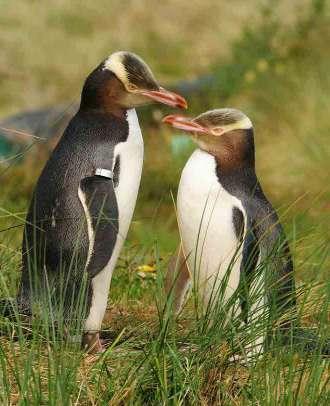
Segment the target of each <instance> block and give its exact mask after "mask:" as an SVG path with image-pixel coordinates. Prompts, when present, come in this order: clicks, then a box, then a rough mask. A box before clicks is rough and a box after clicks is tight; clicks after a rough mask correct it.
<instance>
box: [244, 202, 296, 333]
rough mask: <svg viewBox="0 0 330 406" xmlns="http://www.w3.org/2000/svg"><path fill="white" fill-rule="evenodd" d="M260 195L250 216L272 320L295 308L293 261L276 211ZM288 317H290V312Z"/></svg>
mask: <svg viewBox="0 0 330 406" xmlns="http://www.w3.org/2000/svg"><path fill="white" fill-rule="evenodd" d="M261 197H262V198H259V199H257V200H256V201H255V205H254V207H253V212H252V214H250V216H251V218H253V231H254V234H255V236H256V239H257V243H258V246H259V250H260V260H261V267H262V268H263V269H264V270H265V272H266V274H265V276H266V278H265V281H266V291H267V296H268V297H267V301H268V304H269V306H270V311H271V315H272V317H274V320H275V319H279V318H281V317H282V316H283V314H284V313H285V312H292V311H294V309H295V305H296V297H295V284H294V276H293V262H292V257H291V254H290V248H289V244H288V241H287V238H286V235H285V233H284V230H283V228H282V225H281V223H280V221H279V218H278V216H277V213H276V211H275V209H274V208H273V207H272V205H271V204H270V203H269V202H268V200H267V199H266V197H265V196H264V195H262V196H261ZM289 317H290V318H292V317H293V314H291V315H290V314H289ZM285 324H286V323H283V326H284V325H285Z"/></svg>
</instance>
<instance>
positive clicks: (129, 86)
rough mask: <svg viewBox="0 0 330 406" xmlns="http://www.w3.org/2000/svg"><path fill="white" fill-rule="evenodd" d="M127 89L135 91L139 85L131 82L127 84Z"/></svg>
mask: <svg viewBox="0 0 330 406" xmlns="http://www.w3.org/2000/svg"><path fill="white" fill-rule="evenodd" d="M127 89H128V90H129V91H132V92H133V91H134V90H137V89H138V87H137V86H136V85H134V84H133V83H129V84H128V86H127Z"/></svg>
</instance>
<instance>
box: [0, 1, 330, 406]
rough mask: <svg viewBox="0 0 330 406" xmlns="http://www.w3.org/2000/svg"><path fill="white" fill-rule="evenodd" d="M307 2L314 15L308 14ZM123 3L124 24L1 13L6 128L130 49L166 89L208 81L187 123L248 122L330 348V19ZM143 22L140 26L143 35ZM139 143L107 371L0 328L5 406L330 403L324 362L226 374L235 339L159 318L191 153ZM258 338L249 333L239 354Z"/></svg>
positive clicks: (15, 238) (71, 92)
mask: <svg viewBox="0 0 330 406" xmlns="http://www.w3.org/2000/svg"><path fill="white" fill-rule="evenodd" d="M298 3H299V5H301V4H304V5H305V7H304V8H302V7H301V8H300V11H299V12H298V11H297V8H296V7H295V6H296V4H298ZM105 4H106V8H105ZM127 4H130V9H129V12H128V6H126V5H125V6H124V8H125V13H121V14H120V15H119V14H118V11H119V10H120V11H122V10H123V3H122V2H116V1H114V2H112V4H111V7H109V10H108V2H103V1H98V2H96V3H95V4H93V5H88V6H86V7H85V8H82V7H79V13H77V12H76V11H75V7H77V3H76V2H70V4H69V3H68V2H51V3H49V2H48V4H46V3H45V4H40V3H38V2H31V3H29V4H27V3H26V2H23V1H18V2H15V4H14V2H8V1H1V0H0V7H1V10H3V11H4V12H3V13H2V12H1V13H0V22H1V24H0V26H1V28H0V32H1V35H0V43H1V44H2V46H3V48H4V49H5V52H4V53H3V55H2V58H3V59H2V64H1V66H2V67H1V69H0V77H1V78H2V79H3V80H2V90H1V96H0V112H1V114H6V113H9V112H14V111H15V110H16V109H22V108H30V107H32V106H39V105H43V104H50V103H55V102H59V101H67V100H73V99H76V98H77V96H78V92H79V88H80V84H81V82H82V80H83V78H84V77H85V75H86V73H87V72H88V71H89V70H90V68H92V67H93V66H94V65H95V61H98V60H100V59H102V58H103V57H104V56H105V55H107V54H108V53H109V50H112V49H116V48H121V47H125V48H130V49H133V50H135V51H136V52H138V53H141V54H143V55H144V56H145V58H146V60H148V62H149V61H150V64H151V66H152V67H153V69H154V71H155V72H157V76H160V78H161V79H162V80H164V81H175V80H177V79H179V78H186V77H188V78H189V77H194V76H195V75H198V74H201V73H209V72H212V74H213V75H215V77H216V78H217V80H218V85H217V86H216V88H215V89H216V91H215V92H214V91H212V89H207V90H206V93H205V94H202V95H201V96H200V97H199V98H197V97H195V98H192V99H191V100H190V102H191V105H192V110H191V113H190V114H195V113H196V114H197V113H199V112H201V111H202V110H206V108H209V107H212V106H219V107H223V106H224V105H226V106H235V107H239V108H240V109H242V110H243V111H246V112H247V113H248V114H249V116H250V117H251V118H252V120H253V122H254V123H255V127H256V148H257V150H256V152H257V170H258V175H259V178H260V180H261V183H262V185H263V187H264V189H265V191H266V192H267V195H268V196H269V197H270V199H271V201H272V202H273V203H274V205H275V206H276V207H277V208H278V210H279V212H280V214H281V221H282V223H283V224H284V227H285V230H286V233H287V235H288V238H289V242H290V248H291V251H292V253H293V257H294V262H295V278H296V281H297V285H298V290H299V292H302V294H301V296H300V298H299V309H300V311H299V315H298V318H299V321H300V322H301V324H302V325H303V326H305V327H314V328H315V329H317V330H318V334H319V336H320V337H321V338H323V339H324V338H325V337H328V336H329V328H328V323H327V317H328V312H329V295H330V291H329V283H328V281H329V266H330V255H329V253H330V244H329V241H330V234H329V230H330V228H329V225H330V210H329V197H330V189H329V186H328V184H329V182H328V162H329V158H330V149H329V142H328V138H329V131H330V126H329V118H328V110H329V109H328V106H329V103H330V100H329V94H330V81H329V78H328V72H329V68H330V59H329V54H328V45H327V44H328V43H329V41H330V31H329V27H330V24H329V5H328V4H327V2H322V1H306V2H304V3H302V2H288V1H281V2H275V1H272V2H269V6H268V7H266V8H264V9H263V11H262V13H261V14H260V13H259V12H258V13H257V12H256V10H259V2H257V1H251V2H248V4H247V3H246V2H240V1H238V2H237V4H238V5H237V8H236V9H235V10H234V9H233V6H232V5H228V4H225V2H219V1H211V2H209V3H208V6H207V7H205V8H203V9H201V4H200V2H199V1H196V2H190V3H189V7H187V2H186V1H183V0H182V1H179V2H178V1H175V2H174V1H173V2H172V1H170V2H167V3H166V4H165V3H164V4H160V3H159V4H153V7H148V9H147V10H145V9H144V8H143V6H144V5H145V4H149V3H148V2H140V3H136V4H135V3H134V4H133V2H130V3H127ZM322 4H324V7H325V8H324V9H323V8H322ZM203 5H204V3H203ZM105 10H107V12H105ZM210 10H211V11H212V12H211V11H210ZM237 10H239V13H238V14H237ZM320 10H321V11H320ZM234 11H235V13H234ZM32 13H33V15H34V16H35V18H33V19H32V18H31V15H32ZM234 14H235V15H234ZM114 15H116V16H117V18H116V19H115V20H113V25H111V26H110V24H109V22H110V17H111V16H114ZM219 15H221V18H219ZM136 21H139V27H141V26H142V25H143V26H144V27H146V28H145V30H144V31H143V33H142V34H141V36H137V35H136V29H135V27H136V25H135V24H136ZM205 21H207V23H205ZM219 21H220V22H221V23H219ZM126 24H127V25H126ZM18 26H22V27H23V28H22V30H18V29H17V27H18ZM124 26H130V27H132V29H129V30H125V31H124V30H122V27H124ZM191 27H198V29H191ZM233 41H234V42H233ZM32 43H33V44H34V45H33V46H32V45H31V44H32ZM63 43H65V44H67V46H66V47H63ZM159 46H162V49H163V51H164V52H161V53H159ZM45 55H47V58H45ZM187 60H189V61H193V63H189V64H187V63H186V61H187ZM158 74H159V75H158ZM22 89H24V91H22ZM144 133H145V141H146V157H145V167H144V175H143V180H142V185H141V189H140V196H139V201H138V205H137V209H136V213H135V218H134V221H133V223H132V226H131V230H130V234H129V237H128V240H127V243H126V245H125V248H124V250H123V252H122V254H121V257H120V261H119V263H118V266H117V269H116V272H115V274H114V277H113V281H112V287H111V294H110V298H109V308H108V311H107V314H106V317H105V320H104V330H105V334H106V336H107V337H108V338H109V339H110V347H109V348H108V350H107V352H106V353H105V354H103V355H101V356H92V355H86V354H84V353H83V352H81V351H80V349H79V346H78V345H77V344H75V343H67V342H63V341H62V340H59V339H58V336H56V335H53V334H52V333H51V331H49V327H50V326H51V325H52V323H51V320H49V319H48V318H47V317H46V316H47V312H45V314H44V316H45V318H44V323H40V322H38V320H34V322H33V325H32V326H29V328H30V330H31V331H30V334H29V337H27V334H26V333H25V332H23V331H22V327H23V326H22V322H15V321H14V322H11V323H10V322H8V321H6V320H5V319H2V320H1V329H2V330H3V331H5V332H6V333H8V334H7V335H4V336H2V337H1V338H0V402H1V403H2V404H54V405H57V404H64V405H66V404H92V405H93V404H109V403H110V404H175V405H176V404H178V405H179V404H202V405H208V404H224V405H236V404H237V405H239V404H262V405H264V404H265V405H275V404H281V405H282V404H283V405H296V404H299V405H300V404H306V405H307V404H308V405H326V404H328V402H329V373H328V369H327V368H328V365H327V362H326V361H324V360H322V359H321V357H320V355H319V354H318V353H317V351H315V352H314V353H312V354H310V356H308V357H306V356H301V355H299V354H297V353H296V352H295V351H294V350H293V348H292V347H291V346H288V347H286V348H282V347H280V348H278V349H277V350H276V353H275V354H272V353H271V351H270V352H269V353H267V354H265V355H264V356H263V357H261V358H260V359H259V360H258V362H257V363H255V364H253V365H247V366H244V365H241V364H240V363H238V362H236V363H235V362H234V363H233V362H229V357H230V355H231V354H232V353H233V352H235V351H237V343H235V342H234V340H233V335H234V333H235V335H237V334H238V333H237V330H233V326H228V325H224V324H221V323H222V322H220V325H219V328H218V329H215V328H212V327H210V326H208V323H207V322H208V317H205V316H202V317H197V314H196V312H195V310H194V305H193V302H194V301H193V300H191V301H190V302H189V303H188V305H187V307H186V309H185V311H184V312H183V314H182V315H181V317H180V318H179V320H178V321H176V322H175V321H174V320H173V319H172V317H171V314H170V312H168V311H167V310H166V309H165V310H164V305H165V299H164V298H163V297H161V294H160V292H161V291H162V290H161V289H160V287H161V285H162V278H163V275H164V273H165V269H166V264H167V261H168V259H169V257H170V255H171V253H172V252H174V250H175V248H176V246H177V243H178V235H177V231H176V219H175V211H174V207H173V202H172V197H171V193H170V192H171V191H172V192H173V194H174V195H175V191H176V187H177V183H178V179H179V176H180V171H181V169H182V167H183V165H184V162H185V160H186V159H187V157H188V156H189V154H190V152H191V150H192V145H191V144H189V142H187V143H186V144H180V145H179V146H178V145H177V144H175V142H176V141H175V140H176V138H175V137H174V136H173V134H172V133H170V132H168V130H166V129H164V128H162V127H159V126H158V125H157V124H155V123H154V122H152V123H150V122H146V123H144ZM180 139H181V138H180ZM177 148H178V149H179V151H177ZM159 151H161V153H159ZM25 155H26V156H25V160H24V161H23V162H21V163H20V164H19V165H16V166H12V167H10V168H9V169H8V170H6V171H5V172H3V171H2V169H1V175H0V176H1V178H0V179H1V180H0V182H1V185H0V186H1V195H0V207H1V209H0V230H6V231H1V232H0V270H1V274H0V276H1V280H0V292H1V297H8V296H14V295H15V293H16V290H17V284H18V280H19V277H20V274H19V272H18V270H19V269H20V243H21V238H22V225H23V223H24V218H25V212H26V208H27V205H28V201H29V199H30V195H31V193H32V190H33V186H34V184H35V181H36V178H37V176H38V174H39V172H40V170H41V168H42V166H43V163H44V161H45V159H46V157H47V151H46V148H44V147H43V146H41V147H39V148H32V149H31V150H30V151H28V152H27V153H26V154H25ZM11 227H14V228H11ZM142 264H156V269H157V272H156V273H154V274H145V277H141V276H140V275H139V272H138V267H139V266H140V265H142ZM221 320H222V319H221V317H220V321H221ZM260 327H262V326H258V325H256V326H255V327H254V328H252V333H250V334H252V335H253V334H258V332H260ZM13 331H14V332H15V334H16V335H12V336H11V335H10V334H9V332H10V333H11V334H13ZM248 336H249V332H248V331H246V330H245V329H240V330H239V334H238V337H240V338H241V339H242V340H245V339H246V340H247V339H248V338H249V337H248Z"/></svg>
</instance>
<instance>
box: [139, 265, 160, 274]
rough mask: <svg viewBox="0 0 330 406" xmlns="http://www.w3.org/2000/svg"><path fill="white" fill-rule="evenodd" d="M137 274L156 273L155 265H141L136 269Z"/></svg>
mask: <svg viewBox="0 0 330 406" xmlns="http://www.w3.org/2000/svg"><path fill="white" fill-rule="evenodd" d="M136 270H137V272H143V273H147V272H156V267H155V265H147V264H145V265H140V266H138V267H137V268H136Z"/></svg>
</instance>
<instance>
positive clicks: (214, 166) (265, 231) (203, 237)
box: [163, 108, 295, 348]
mask: <svg viewBox="0 0 330 406" xmlns="http://www.w3.org/2000/svg"><path fill="white" fill-rule="evenodd" d="M163 121H164V122H165V123H168V124H170V125H172V126H173V127H174V128H177V129H181V130H183V131H185V132H186V133H188V134H190V135H191V136H192V138H193V140H194V141H195V142H196V144H197V145H198V149H196V150H195V151H194V152H193V154H192V155H191V157H190V158H189V160H188V162H187V163H186V165H185V167H184V169H183V171H182V175H181V180H180V184H179V189H178V196H177V217H178V225H179V230H180V236H181V245H180V248H179V252H178V255H177V256H176V257H175V258H174V259H173V260H172V263H171V266H170V267H169V271H168V275H167V289H168V290H171V289H173V295H174V305H175V307H176V311H177V312H179V311H180V309H181V307H182V305H183V302H184V298H185V295H186V293H187V290H188V288H189V285H190V281H191V279H192V280H193V281H195V283H196V284H197V289H198V291H199V295H200V296H201V297H202V302H203V304H204V309H206V308H207V306H209V305H210V303H211V302H215V301H216V298H214V297H213V295H214V294H215V293H216V292H217V289H219V286H220V284H221V281H222V280H223V279H224V278H228V279H227V280H226V289H225V293H224V300H225V301H227V300H229V298H230V297H231V296H232V295H233V293H234V292H235V291H236V289H238V288H239V287H240V286H241V285H240V284H241V283H244V286H245V287H246V286H247V289H245V290H244V289H242V291H243V292H244V293H243V296H242V297H241V301H240V305H239V306H237V310H238V313H240V314H241V315H242V316H243V319H244V321H245V322H248V320H249V314H251V313H253V318H255V317H256V315H257V314H258V311H259V312H260V313H261V312H263V311H264V309H265V305H266V304H267V303H268V304H270V306H271V310H270V311H271V312H272V313H273V315H274V316H275V313H276V312H277V315H278V316H279V317H280V316H281V315H282V314H283V313H284V312H285V310H286V309H288V308H294V307H295V297H294V279H293V274H292V271H293V265H292V259H291V255H290V252H289V247H288V243H287V241H286V238H285V235H284V232H283V229H282V226H281V224H280V223H279V219H278V216H277V214H276V212H275V210H274V208H273V207H272V205H271V203H270V202H269V201H268V199H267V198H266V196H265V195H264V193H263V191H262V188H261V186H260V183H259V181H258V178H257V176H256V172H255V148H254V132H253V126H252V123H251V120H250V119H249V118H248V117H247V116H246V115H245V114H244V113H242V112H241V111H239V110H236V109H229V108H225V109H216V110H211V111H208V112H206V113H203V114H201V115H199V116H198V117H196V118H194V119H189V118H187V117H182V116H177V115H171V116H167V117H165V118H164V119H163ZM258 267H259V271H258ZM262 267H263V268H262ZM266 273H267V275H266ZM255 279H257V280H255ZM253 286H254V289H259V290H260V289H261V292H262V293H261V295H260V297H259V298H258V300H257V302H256V303H253V301H252V303H251V300H250V299H249V294H251V291H252V290H253ZM256 287H257V288H256ZM249 303H251V307H249ZM258 309H259V310H258ZM282 326H283V328H284V327H287V326H288V325H287V324H286V323H282ZM264 338H265V336H263V337H260V338H259V340H258V343H254V344H255V345H256V348H260V347H261V344H262V342H263V341H264Z"/></svg>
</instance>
